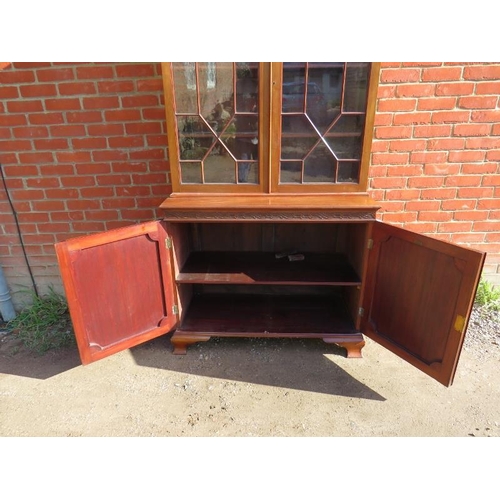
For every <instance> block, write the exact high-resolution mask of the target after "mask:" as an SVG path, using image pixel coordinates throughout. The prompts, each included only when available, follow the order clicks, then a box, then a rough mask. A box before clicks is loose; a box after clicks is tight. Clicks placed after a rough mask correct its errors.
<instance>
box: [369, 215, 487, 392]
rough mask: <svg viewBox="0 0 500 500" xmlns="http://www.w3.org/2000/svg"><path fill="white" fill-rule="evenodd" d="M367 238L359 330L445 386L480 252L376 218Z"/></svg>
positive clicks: (472, 291)
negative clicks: (369, 240) (369, 242)
mask: <svg viewBox="0 0 500 500" xmlns="http://www.w3.org/2000/svg"><path fill="white" fill-rule="evenodd" d="M372 238H373V248H372V249H371V250H370V254H369V257H368V272H367V280H366V288H365V294H364V300H363V309H364V317H363V324H362V330H363V333H365V334H366V335H367V336H368V337H371V338H372V339H373V340H375V341H377V342H378V343H380V344H381V345H383V346H384V347H386V348H388V349H389V350H390V351H392V352H394V353H395V354H397V355H398V356H400V357H401V358H403V359H405V360H406V361H408V362H409V363H411V364H413V365H414V366H416V367H417V368H419V369H421V370H422V371H423V372H425V373H427V374H428V375H430V376H431V377H433V378H435V379H436V380H437V381H439V382H441V383H442V384H444V385H445V386H450V385H451V384H452V382H453V377H454V375H455V371H456V367H457V363H458V358H459V356H460V351H461V348H462V344H463V341H464V336H465V331H466V328H467V322H468V319H469V315H470V311H471V308H472V305H473V301H474V296H475V293H476V289H477V285H478V282H479V278H480V274H481V270H482V267H483V263H484V258H485V254H484V253H482V252H478V251H475V250H470V249H467V248H464V247H459V246H457V245H453V244H450V243H445V242H443V241H439V240H436V239H434V238H429V237H426V236H422V235H419V234H416V233H413V232H410V231H407V230H404V229H401V228H398V227H394V226H390V225H388V224H384V223H381V222H375V223H374V226H373V233H372Z"/></svg>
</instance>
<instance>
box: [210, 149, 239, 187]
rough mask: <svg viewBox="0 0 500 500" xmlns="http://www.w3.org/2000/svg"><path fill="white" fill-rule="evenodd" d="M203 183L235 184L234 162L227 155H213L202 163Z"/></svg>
mask: <svg viewBox="0 0 500 500" xmlns="http://www.w3.org/2000/svg"><path fill="white" fill-rule="evenodd" d="M203 166H204V170H205V183H207V184H236V162H235V161H234V160H233V158H232V157H231V156H230V155H229V154H222V155H220V154H213V155H210V156H208V157H207V159H206V160H205V161H204V163H203Z"/></svg>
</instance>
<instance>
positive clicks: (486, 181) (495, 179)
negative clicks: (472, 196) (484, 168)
mask: <svg viewBox="0 0 500 500" xmlns="http://www.w3.org/2000/svg"><path fill="white" fill-rule="evenodd" d="M481 185H482V186H500V175H483V177H482V183H481Z"/></svg>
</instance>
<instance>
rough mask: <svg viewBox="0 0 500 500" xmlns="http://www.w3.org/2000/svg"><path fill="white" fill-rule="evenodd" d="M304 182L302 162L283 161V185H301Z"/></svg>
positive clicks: (281, 175)
mask: <svg viewBox="0 0 500 500" xmlns="http://www.w3.org/2000/svg"><path fill="white" fill-rule="evenodd" d="M301 182H302V162H301V161H282V162H281V164H280V183H281V184H300V183H301Z"/></svg>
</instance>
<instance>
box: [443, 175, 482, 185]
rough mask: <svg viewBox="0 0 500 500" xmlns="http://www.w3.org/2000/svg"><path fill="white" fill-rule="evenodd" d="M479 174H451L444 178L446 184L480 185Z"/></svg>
mask: <svg viewBox="0 0 500 500" xmlns="http://www.w3.org/2000/svg"><path fill="white" fill-rule="evenodd" d="M480 185H481V176H480V175H452V176H450V177H448V178H447V179H446V186H471V187H472V186H480Z"/></svg>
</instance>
